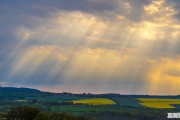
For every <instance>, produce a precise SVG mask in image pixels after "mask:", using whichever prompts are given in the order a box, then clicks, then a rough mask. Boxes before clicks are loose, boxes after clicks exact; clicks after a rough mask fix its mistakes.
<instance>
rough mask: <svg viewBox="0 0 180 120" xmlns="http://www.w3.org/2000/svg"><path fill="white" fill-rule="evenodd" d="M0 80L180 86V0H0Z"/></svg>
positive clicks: (85, 88)
mask: <svg viewBox="0 0 180 120" xmlns="http://www.w3.org/2000/svg"><path fill="white" fill-rule="evenodd" d="M0 86H2V87H5V86H11V87H30V88H36V89H40V90H43V91H51V92H72V93H84V92H86V93H120V94H150V95H177V94H180V87H179V86H180V1H179V0H0Z"/></svg>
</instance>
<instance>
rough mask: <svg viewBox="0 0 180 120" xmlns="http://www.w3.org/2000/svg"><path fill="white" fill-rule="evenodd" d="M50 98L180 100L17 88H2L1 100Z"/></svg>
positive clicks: (0, 88) (0, 90)
mask: <svg viewBox="0 0 180 120" xmlns="http://www.w3.org/2000/svg"><path fill="white" fill-rule="evenodd" d="M50 96H61V97H63V96H76V97H105V98H113V97H123V98H142V97H145V98H148V97H149V98H157V97H161V98H180V95H178V96H155V95H153V96H151V95H122V94H116V93H109V94H108V93H107V94H89V93H88V94H86V93H83V94H73V93H66V92H62V93H51V92H43V91H40V90H37V89H32V88H16V87H0V100H3V99H4V100H14V99H28V98H30V99H32V98H45V97H50Z"/></svg>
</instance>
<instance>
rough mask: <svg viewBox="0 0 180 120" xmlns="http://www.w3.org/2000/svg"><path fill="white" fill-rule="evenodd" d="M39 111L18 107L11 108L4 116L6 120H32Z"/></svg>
mask: <svg viewBox="0 0 180 120" xmlns="http://www.w3.org/2000/svg"><path fill="white" fill-rule="evenodd" d="M39 112H40V109H38V108H35V107H29V106H19V107H15V108H11V109H10V110H9V111H8V112H7V115H6V118H7V120H14V119H18V120H34V119H35V118H36V116H37V115H38V113H39Z"/></svg>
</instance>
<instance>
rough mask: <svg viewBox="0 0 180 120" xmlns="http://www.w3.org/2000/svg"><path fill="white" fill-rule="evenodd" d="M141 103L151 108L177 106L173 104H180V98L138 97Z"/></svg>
mask: <svg viewBox="0 0 180 120" xmlns="http://www.w3.org/2000/svg"><path fill="white" fill-rule="evenodd" d="M137 99H138V100H140V101H141V103H140V104H141V105H144V106H146V107H151V108H175V107H174V106H172V105H177V104H180V99H170V98H168V99H166V98H137Z"/></svg>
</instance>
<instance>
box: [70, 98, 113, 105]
mask: <svg viewBox="0 0 180 120" xmlns="http://www.w3.org/2000/svg"><path fill="white" fill-rule="evenodd" d="M73 103H74V104H86V105H114V104H116V102H114V101H113V100H111V99H108V98H87V99H81V100H73Z"/></svg>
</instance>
